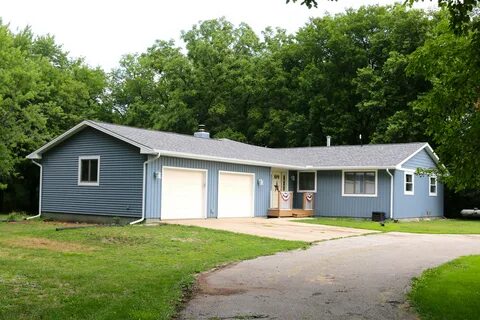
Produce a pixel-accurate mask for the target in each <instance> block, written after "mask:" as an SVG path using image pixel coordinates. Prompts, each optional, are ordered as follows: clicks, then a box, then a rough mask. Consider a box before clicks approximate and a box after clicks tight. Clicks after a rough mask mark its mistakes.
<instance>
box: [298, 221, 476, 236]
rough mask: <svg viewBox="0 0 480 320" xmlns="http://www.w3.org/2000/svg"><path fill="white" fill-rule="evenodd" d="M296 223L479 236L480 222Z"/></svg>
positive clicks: (384, 230)
mask: <svg viewBox="0 0 480 320" xmlns="http://www.w3.org/2000/svg"><path fill="white" fill-rule="evenodd" d="M297 221H298V222H304V223H313V224H323V225H329V226H340V227H350V228H357V229H368V230H378V231H383V232H389V231H397V232H411V233H437V234H447V233H457V234H480V220H455V219H436V220H430V221H427V220H422V221H411V222H406V221H399V222H398V223H394V222H393V221H390V220H388V221H387V222H386V223H385V226H383V227H382V226H381V225H380V223H378V222H373V221H370V220H367V219H353V218H310V219H302V220H297Z"/></svg>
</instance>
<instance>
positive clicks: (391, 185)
mask: <svg viewBox="0 0 480 320" xmlns="http://www.w3.org/2000/svg"><path fill="white" fill-rule="evenodd" d="M386 170H387V173H388V175H389V176H390V219H392V220H393V174H392V173H391V172H390V170H389V169H386Z"/></svg>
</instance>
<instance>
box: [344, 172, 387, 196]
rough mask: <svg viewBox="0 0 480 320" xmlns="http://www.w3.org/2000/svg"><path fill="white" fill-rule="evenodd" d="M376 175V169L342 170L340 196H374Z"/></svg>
mask: <svg viewBox="0 0 480 320" xmlns="http://www.w3.org/2000/svg"><path fill="white" fill-rule="evenodd" d="M377 185H378V177H377V171H376V170H368V171H367V170H366V171H355V170H352V171H349V170H344V171H343V172H342V196H344V197H376V196H377Z"/></svg>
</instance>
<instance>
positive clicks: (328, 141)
mask: <svg viewBox="0 0 480 320" xmlns="http://www.w3.org/2000/svg"><path fill="white" fill-rule="evenodd" d="M331 141H332V137H331V136H327V147H330V144H331Z"/></svg>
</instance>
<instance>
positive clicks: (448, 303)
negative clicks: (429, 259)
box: [409, 256, 480, 320]
mask: <svg viewBox="0 0 480 320" xmlns="http://www.w3.org/2000/svg"><path fill="white" fill-rule="evenodd" d="M479 275H480V256H467V257H461V258H459V259H456V260H453V261H451V262H448V263H446V264H444V265H441V266H439V267H437V268H433V269H429V270H427V271H425V272H424V273H423V274H422V275H421V277H419V278H418V279H415V280H414V282H413V287H412V291H411V292H410V293H409V299H410V302H411V304H412V306H413V307H414V308H415V310H416V311H417V312H418V313H419V315H420V317H421V318H422V319H424V320H430V319H432V320H433V319H439V320H440V319H445V320H447V319H463V320H468V319H472V320H473V319H475V320H476V319H478V317H479V310H480V307H479V305H478V303H479V301H480V276H479Z"/></svg>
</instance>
